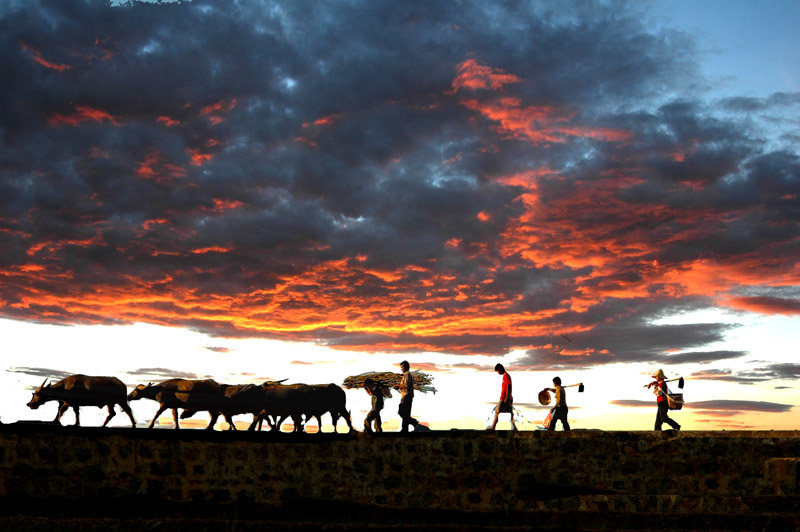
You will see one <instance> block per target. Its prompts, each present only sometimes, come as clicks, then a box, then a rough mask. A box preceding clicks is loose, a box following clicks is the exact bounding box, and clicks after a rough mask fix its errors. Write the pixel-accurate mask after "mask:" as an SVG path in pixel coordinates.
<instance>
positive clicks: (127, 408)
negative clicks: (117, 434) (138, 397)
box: [119, 402, 136, 429]
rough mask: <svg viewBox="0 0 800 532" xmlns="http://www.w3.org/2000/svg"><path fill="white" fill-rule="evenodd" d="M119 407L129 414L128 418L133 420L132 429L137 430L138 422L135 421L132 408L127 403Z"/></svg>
mask: <svg viewBox="0 0 800 532" xmlns="http://www.w3.org/2000/svg"><path fill="white" fill-rule="evenodd" d="M119 406H120V407H121V408H122V411H123V412H125V413H126V414H128V417H129V418H130V420H131V428H132V429H134V428H136V420H135V419H133V410H131V406H130V405H129V404H128V403H127V402H123V403H120V404H119Z"/></svg>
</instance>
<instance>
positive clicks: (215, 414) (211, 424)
mask: <svg viewBox="0 0 800 532" xmlns="http://www.w3.org/2000/svg"><path fill="white" fill-rule="evenodd" d="M209 414H211V421H209V422H208V426H207V427H206V430H214V425H216V424H217V418H219V412H209Z"/></svg>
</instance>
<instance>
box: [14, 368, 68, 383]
mask: <svg viewBox="0 0 800 532" xmlns="http://www.w3.org/2000/svg"><path fill="white" fill-rule="evenodd" d="M6 371H8V372H9V373H23V374H25V375H31V376H33V377H44V378H46V379H50V380H53V381H59V380H61V379H64V378H66V377H69V376H70V375H72V373H71V372H69V371H62V370H58V369H49V368H30V367H16V366H12V367H10V368H8V369H7V370H6Z"/></svg>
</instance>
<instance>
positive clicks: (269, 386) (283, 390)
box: [180, 381, 354, 432]
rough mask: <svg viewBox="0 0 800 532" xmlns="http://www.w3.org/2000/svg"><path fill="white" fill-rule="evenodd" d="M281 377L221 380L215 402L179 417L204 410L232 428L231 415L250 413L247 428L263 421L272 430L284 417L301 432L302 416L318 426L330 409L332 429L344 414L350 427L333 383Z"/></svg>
mask: <svg viewBox="0 0 800 532" xmlns="http://www.w3.org/2000/svg"><path fill="white" fill-rule="evenodd" d="M282 382H283V381H278V382H275V381H269V382H265V383H263V384H262V385H261V386H258V385H255V384H231V385H227V384H221V385H220V387H221V388H222V394H221V396H219V399H220V400H219V402H216V403H213V402H209V403H207V404H205V405H203V407H196V408H191V409H184V411H183V413H182V414H181V416H180V417H181V419H185V418H187V417H191V416H193V415H194V414H196V413H197V412H198V411H201V410H205V411H208V412H210V413H211V415H212V416H214V415H215V413H216V414H221V415H223V416H224V417H225V420H226V421H227V422H228V425H229V429H231V430H235V426H234V424H233V419H232V418H233V416H235V415H238V414H252V415H253V422H252V423H251V425H250V428H249V430H255V429H256V428H257V429H258V430H260V429H261V427H262V424H263V421H265V420H266V421H267V424H268V425H269V426H270V427H271V429H272V430H278V431H279V430H280V427H281V424H282V423H283V421H284V420H285V419H287V418H291V419H292V421H293V422H294V432H303V417H305V420H306V422H307V421H308V420H309V419H310V418H312V417H314V418H316V419H317V424H318V426H319V427H320V428H321V427H322V419H321V418H322V415H323V414H325V413H330V414H331V418H332V420H333V425H334V429H335V430H337V432H338V427H337V423H338V420H339V418H340V417H344V419H345V421H346V422H347V425H348V426H349V427H350V430H354V429H353V425H352V423H351V421H350V413H349V412H348V411H347V408H346V396H345V393H344V390H342V389H341V388H340V387H339V386H336V385H335V384H313V385H308V384H281V383H282Z"/></svg>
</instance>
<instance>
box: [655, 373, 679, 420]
mask: <svg viewBox="0 0 800 532" xmlns="http://www.w3.org/2000/svg"><path fill="white" fill-rule="evenodd" d="M652 377H653V378H654V379H655V381H653V382H651V383H650V384H648V385H647V387H648V388H650V387H651V386H655V389H654V390H653V393H654V394H656V404H658V413H657V414H656V428H655V430H661V425H662V424H664V423H666V424H667V425H669V426H670V427H672V428H673V429H675V430H680V428H681V426H680V425H678V424H677V423H676V422H675V420H673V419H671V418H670V417H669V403H667V394H668V393H669V388H667V383H666V382H665V381H666V380H667V378H666V376H665V375H664V372H663V371H662V370H660V369H659V370H658V371H656V372H655V373H653V375H652Z"/></svg>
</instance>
